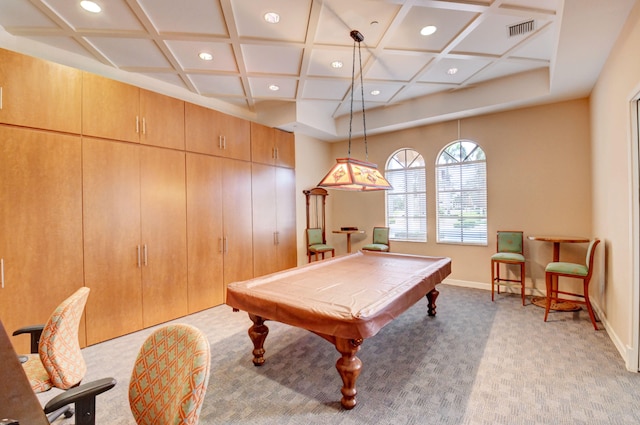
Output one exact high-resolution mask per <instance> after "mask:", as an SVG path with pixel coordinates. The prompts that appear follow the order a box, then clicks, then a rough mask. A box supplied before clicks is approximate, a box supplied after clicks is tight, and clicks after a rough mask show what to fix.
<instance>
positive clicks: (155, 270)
mask: <svg viewBox="0 0 640 425" xmlns="http://www.w3.org/2000/svg"><path fill="white" fill-rule="evenodd" d="M140 150H141V152H140V199H141V202H140V205H141V209H140V216H141V217H142V219H141V243H142V313H143V314H142V317H143V323H144V326H145V327H148V326H152V325H156V324H158V323H162V322H166V321H167V320H171V319H176V318H178V317H181V316H184V315H186V314H187V312H188V308H187V215H186V193H185V184H186V178H185V153H184V152H178V151H173V150H168V149H160V148H155V147H149V146H141V147H140Z"/></svg>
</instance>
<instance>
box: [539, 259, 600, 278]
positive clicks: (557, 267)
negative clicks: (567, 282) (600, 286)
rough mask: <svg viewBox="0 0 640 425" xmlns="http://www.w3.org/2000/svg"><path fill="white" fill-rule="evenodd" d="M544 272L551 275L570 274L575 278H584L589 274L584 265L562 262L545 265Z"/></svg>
mask: <svg viewBox="0 0 640 425" xmlns="http://www.w3.org/2000/svg"><path fill="white" fill-rule="evenodd" d="M544 271H545V272H551V273H561V274H571V275H575V276H586V275H588V274H589V268H588V267H587V266H585V265H582V264H575V263H565V262H562V261H560V262H557V263H549V264H547V267H545V269H544Z"/></svg>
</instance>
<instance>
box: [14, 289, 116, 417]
mask: <svg viewBox="0 0 640 425" xmlns="http://www.w3.org/2000/svg"><path fill="white" fill-rule="evenodd" d="M88 297H89V288H86V287H82V288H80V289H78V290H77V291H76V292H75V293H73V294H72V295H71V296H70V297H69V298H67V299H66V300H64V301H63V302H62V303H61V304H60V305H59V306H58V307H57V308H56V309H55V310H54V312H53V314H52V315H51V317H49V320H48V321H47V323H45V324H44V325H36V326H28V327H24V328H20V329H18V330H17V331H15V332H14V333H13V335H21V334H30V335H31V352H32V354H29V355H27V356H23V357H24V358H23V359H22V360H23V361H24V362H23V364H22V365H23V367H24V371H25V373H26V375H27V378H29V383H30V384H31V388H33V391H34V392H36V393H40V392H44V391H47V390H49V389H51V388H52V387H56V388H59V389H62V390H69V389H71V388H74V387H76V386H78V384H80V381H82V379H83V378H84V375H85V373H86V371H87V365H86V363H85V361H84V358H83V357H82V352H81V351H80V342H79V341H78V327H79V326H80V319H81V318H82V312H83V311H84V306H85V304H86V303H87V298H88ZM25 358H26V360H25ZM102 384H103V385H104V382H103V383H102ZM113 385H115V381H114V382H113ZM113 385H111V387H113ZM111 387H109V388H111ZM109 388H106V389H109ZM106 389H104V391H106ZM81 403H82V402H81ZM94 404H95V401H89V402H88V404H87V405H83V406H80V407H79V406H78V404H77V403H76V411H77V412H78V414H80V413H81V412H82V413H83V414H84V412H85V410H84V409H85V407H87V406H88V408H91V406H93V405H94ZM44 410H45V413H46V414H47V417H48V419H49V421H53V420H55V419H56V418H57V417H58V416H60V415H62V414H64V415H65V416H66V417H71V415H73V413H74V412H73V410H72V409H71V408H70V406H69V403H66V404H65V403H57V404H55V407H53V408H52V407H51V406H49V405H48V407H45V409H44Z"/></svg>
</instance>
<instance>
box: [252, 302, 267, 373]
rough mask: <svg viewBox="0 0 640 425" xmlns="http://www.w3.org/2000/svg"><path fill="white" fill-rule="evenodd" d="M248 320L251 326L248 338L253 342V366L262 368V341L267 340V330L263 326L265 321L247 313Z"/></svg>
mask: <svg viewBox="0 0 640 425" xmlns="http://www.w3.org/2000/svg"><path fill="white" fill-rule="evenodd" d="M249 318H250V319H251V321H252V322H253V326H251V327H250V328H249V338H251V342H253V364H254V365H255V366H262V365H263V364H264V348H263V347H264V340H265V339H267V335H268V334H269V328H268V327H267V325H265V324H264V322H265V319H263V318H262V317H260V316H256V315H255V314H251V313H249Z"/></svg>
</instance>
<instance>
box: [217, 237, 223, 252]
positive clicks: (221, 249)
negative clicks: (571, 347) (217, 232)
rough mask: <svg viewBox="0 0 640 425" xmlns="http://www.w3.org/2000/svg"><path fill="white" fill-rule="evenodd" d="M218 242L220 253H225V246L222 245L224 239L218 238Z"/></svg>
mask: <svg viewBox="0 0 640 425" xmlns="http://www.w3.org/2000/svg"><path fill="white" fill-rule="evenodd" d="M218 242H220V253H222V252H224V246H223V245H222V238H218Z"/></svg>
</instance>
